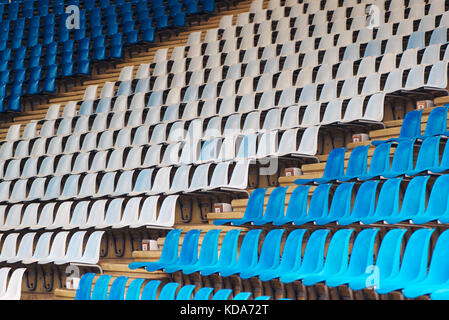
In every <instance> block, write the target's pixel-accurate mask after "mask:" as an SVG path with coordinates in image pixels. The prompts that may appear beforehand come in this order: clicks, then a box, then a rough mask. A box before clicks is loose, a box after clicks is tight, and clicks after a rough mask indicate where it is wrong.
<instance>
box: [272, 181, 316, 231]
mask: <svg viewBox="0 0 449 320" xmlns="http://www.w3.org/2000/svg"><path fill="white" fill-rule="evenodd" d="M309 189H310V186H308V185H304V186H297V187H296V188H295V189H293V192H292V194H291V195H290V200H289V201H288V206H287V211H286V212H285V215H284V216H279V217H277V218H275V219H273V222H272V223H273V225H275V226H282V225H284V224H287V223H291V222H292V221H294V220H295V219H298V218H301V217H304V216H305V215H306V214H307V203H308V199H309Z"/></svg>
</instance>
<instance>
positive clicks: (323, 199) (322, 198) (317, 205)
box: [293, 184, 332, 226]
mask: <svg viewBox="0 0 449 320" xmlns="http://www.w3.org/2000/svg"><path fill="white" fill-rule="evenodd" d="M331 186H332V184H320V185H318V186H317V187H316V188H315V190H313V194H312V198H311V199H310V204H309V209H308V211H307V215H305V216H303V217H298V218H296V219H295V220H293V224H294V225H297V226H299V225H302V224H305V223H308V222H313V221H315V220H317V219H319V218H323V217H325V216H327V214H328V210H329V209H328V208H329V205H328V203H329V190H330V187H331Z"/></svg>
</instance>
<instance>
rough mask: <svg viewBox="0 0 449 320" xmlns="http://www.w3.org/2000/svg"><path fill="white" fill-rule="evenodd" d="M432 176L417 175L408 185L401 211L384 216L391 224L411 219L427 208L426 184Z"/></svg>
mask: <svg viewBox="0 0 449 320" xmlns="http://www.w3.org/2000/svg"><path fill="white" fill-rule="evenodd" d="M429 178H430V176H416V177H414V178H413V179H412V180H410V182H409V183H408V185H407V189H406V190H405V194H404V197H403V199H402V205H401V209H400V211H399V212H398V213H397V214H395V215H390V216H388V217H384V220H385V221H386V222H387V223H389V224H395V223H400V222H403V221H409V220H411V219H412V218H413V217H415V216H418V215H421V214H422V212H424V211H425V209H426V186H427V182H428V180H429Z"/></svg>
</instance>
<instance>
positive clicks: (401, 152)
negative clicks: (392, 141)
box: [380, 139, 415, 178]
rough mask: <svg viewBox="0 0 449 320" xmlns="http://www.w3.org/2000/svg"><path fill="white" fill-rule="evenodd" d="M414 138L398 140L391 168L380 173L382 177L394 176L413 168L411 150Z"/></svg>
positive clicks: (412, 149)
mask: <svg viewBox="0 0 449 320" xmlns="http://www.w3.org/2000/svg"><path fill="white" fill-rule="evenodd" d="M414 145H415V139H410V140H404V141H401V142H399V144H398V145H397V147H396V150H395V152H394V156H393V160H392V162H391V168H390V170H389V171H387V172H384V173H382V174H381V175H380V177H383V178H394V177H398V176H401V175H403V174H405V173H406V172H408V171H411V170H413V151H414Z"/></svg>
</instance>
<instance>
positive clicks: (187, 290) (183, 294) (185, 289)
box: [176, 284, 196, 300]
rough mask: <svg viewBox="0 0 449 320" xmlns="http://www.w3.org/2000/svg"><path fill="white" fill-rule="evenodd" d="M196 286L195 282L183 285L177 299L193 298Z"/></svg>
mask: <svg viewBox="0 0 449 320" xmlns="http://www.w3.org/2000/svg"><path fill="white" fill-rule="evenodd" d="M195 287H196V286H195V285H193V284H187V285H185V286H182V287H181V289H179V291H178V294H177V295H176V300H192V297H193V290H195Z"/></svg>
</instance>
